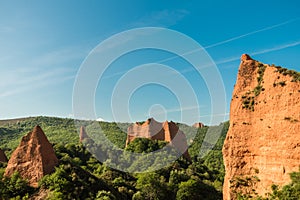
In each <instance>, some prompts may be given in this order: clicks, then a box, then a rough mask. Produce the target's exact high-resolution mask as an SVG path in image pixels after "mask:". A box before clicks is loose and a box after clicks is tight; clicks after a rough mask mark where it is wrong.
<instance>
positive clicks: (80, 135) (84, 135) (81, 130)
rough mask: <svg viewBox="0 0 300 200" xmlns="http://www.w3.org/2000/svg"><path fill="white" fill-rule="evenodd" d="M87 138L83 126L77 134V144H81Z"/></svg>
mask: <svg viewBox="0 0 300 200" xmlns="http://www.w3.org/2000/svg"><path fill="white" fill-rule="evenodd" d="M87 138H89V136H88V134H87V133H86V131H85V128H84V127H83V126H81V127H80V133H79V142H82V141H83V140H84V139H87Z"/></svg>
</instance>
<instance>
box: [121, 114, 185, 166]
mask: <svg viewBox="0 0 300 200" xmlns="http://www.w3.org/2000/svg"><path fill="white" fill-rule="evenodd" d="M175 136H176V137H175ZM137 137H143V138H149V139H153V140H163V141H166V142H170V143H171V144H172V145H174V146H175V147H176V148H177V149H178V150H179V151H180V152H181V153H183V156H184V157H185V158H187V159H188V160H190V155H189V153H188V150H187V148H188V146H187V139H186V136H185V134H184V133H183V132H182V131H181V130H179V128H178V126H177V125H176V124H175V123H174V122H172V121H171V122H168V121H165V122H162V123H160V122H157V121H155V120H154V119H153V118H150V119H148V120H147V121H146V122H144V123H143V124H138V123H135V124H133V125H131V126H129V127H128V130H127V140H126V146H127V145H128V144H129V143H130V142H131V141H133V140H134V139H135V138H137Z"/></svg>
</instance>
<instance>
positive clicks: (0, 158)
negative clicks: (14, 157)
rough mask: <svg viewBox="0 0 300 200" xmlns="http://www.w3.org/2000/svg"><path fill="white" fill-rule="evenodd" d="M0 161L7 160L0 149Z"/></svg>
mask: <svg viewBox="0 0 300 200" xmlns="http://www.w3.org/2000/svg"><path fill="white" fill-rule="evenodd" d="M0 162H5V163H6V162H7V157H6V155H5V153H4V152H3V151H2V150H1V149H0Z"/></svg>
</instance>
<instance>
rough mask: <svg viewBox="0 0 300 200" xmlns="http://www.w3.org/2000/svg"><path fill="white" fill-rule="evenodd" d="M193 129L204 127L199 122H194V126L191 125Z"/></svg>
mask: <svg viewBox="0 0 300 200" xmlns="http://www.w3.org/2000/svg"><path fill="white" fill-rule="evenodd" d="M193 127H194V128H203V127H204V124H203V123H201V122H196V123H195V124H193Z"/></svg>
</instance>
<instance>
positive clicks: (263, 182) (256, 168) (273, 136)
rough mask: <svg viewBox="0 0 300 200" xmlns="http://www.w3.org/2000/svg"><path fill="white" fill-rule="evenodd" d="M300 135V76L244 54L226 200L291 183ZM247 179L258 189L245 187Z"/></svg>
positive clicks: (228, 150) (227, 149)
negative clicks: (238, 194)
mask: <svg viewBox="0 0 300 200" xmlns="http://www.w3.org/2000/svg"><path fill="white" fill-rule="evenodd" d="M299 132H300V73H297V72H295V71H292V70H286V69H284V68H280V67H275V66H269V65H265V64H262V63H260V62H258V61H255V60H252V59H251V58H250V57H249V56H248V55H246V54H244V55H243V56H242V58H241V64H240V68H239V72H238V77H237V82H236V85H235V87H234V91H233V96H232V101H231V105H230V127H229V131H228V133H227V137H226V140H225V142H224V146H223V157H224V164H225V170H226V175H225V180H224V188H223V194H224V199H225V200H227V199H236V195H237V193H239V192H240V193H244V194H254V193H255V192H256V193H258V194H259V195H262V196H264V195H265V194H266V193H267V192H270V191H271V185H272V184H277V185H285V184H288V183H289V182H290V177H289V173H290V172H293V171H298V169H299V165H300V134H299ZM247 177H248V178H247ZM245 181H246V182H248V183H249V184H251V185H252V186H250V187H243V183H245ZM252 187H253V189H255V191H251V189H252Z"/></svg>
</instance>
